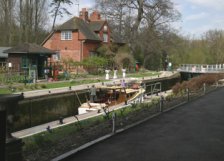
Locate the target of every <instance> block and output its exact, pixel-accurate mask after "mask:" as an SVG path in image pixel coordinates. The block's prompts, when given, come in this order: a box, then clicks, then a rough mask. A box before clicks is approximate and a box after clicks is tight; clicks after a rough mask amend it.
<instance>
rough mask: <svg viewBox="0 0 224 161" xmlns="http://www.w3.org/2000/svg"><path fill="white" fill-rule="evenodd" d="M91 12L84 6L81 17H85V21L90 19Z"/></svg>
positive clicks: (80, 13)
mask: <svg viewBox="0 0 224 161" xmlns="http://www.w3.org/2000/svg"><path fill="white" fill-rule="evenodd" d="M88 15H89V13H88V11H87V9H86V8H82V11H80V12H79V18H81V19H83V20H84V21H89V16H88Z"/></svg>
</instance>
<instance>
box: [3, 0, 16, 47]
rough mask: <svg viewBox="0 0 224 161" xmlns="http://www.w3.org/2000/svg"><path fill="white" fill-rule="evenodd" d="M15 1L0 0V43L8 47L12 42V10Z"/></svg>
mask: <svg viewBox="0 0 224 161" xmlns="http://www.w3.org/2000/svg"><path fill="white" fill-rule="evenodd" d="M14 4H15V0H1V1H0V10H1V19H0V22H1V31H2V34H1V37H2V38H1V41H2V44H4V45H6V46H8V45H9V44H11V41H12V36H13V35H12V28H13V25H14V24H13V17H14V14H13V8H14Z"/></svg>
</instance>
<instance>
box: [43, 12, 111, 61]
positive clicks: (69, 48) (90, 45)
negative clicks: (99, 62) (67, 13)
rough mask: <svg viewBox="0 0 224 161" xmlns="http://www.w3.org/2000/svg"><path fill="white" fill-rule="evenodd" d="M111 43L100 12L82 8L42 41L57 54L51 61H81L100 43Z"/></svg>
mask: <svg viewBox="0 0 224 161" xmlns="http://www.w3.org/2000/svg"><path fill="white" fill-rule="evenodd" d="M110 43H111V30H110V28H109V26H108V23H107V21H105V20H102V19H101V17H100V13H99V12H98V11H94V12H92V13H91V14H90V16H89V14H88V11H87V10H86V9H85V8H83V9H82V11H80V15H79V17H73V18H71V19H70V20H68V21H66V22H65V23H63V24H62V25H60V26H59V27H57V28H56V29H55V30H54V31H53V32H52V33H51V34H50V35H49V36H48V37H47V38H46V39H45V40H44V42H43V43H42V46H44V47H46V48H48V49H51V50H54V51H55V52H56V53H57V54H56V55H54V56H53V61H59V60H61V59H73V60H74V61H82V60H83V59H84V58H87V57H89V56H92V55H95V54H96V52H95V51H96V49H97V48H98V47H99V46H100V45H101V44H110Z"/></svg>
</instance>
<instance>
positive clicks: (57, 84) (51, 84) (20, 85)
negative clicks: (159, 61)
mask: <svg viewBox="0 0 224 161" xmlns="http://www.w3.org/2000/svg"><path fill="white" fill-rule="evenodd" d="M111 74H112V73H111ZM158 74H159V72H154V71H146V72H137V73H127V77H136V78H141V77H151V76H156V75H158ZM118 75H119V76H121V75H122V73H118ZM87 77H88V78H89V79H88V78H87ZM100 81H103V82H105V80H104V76H102V75H101V76H98V75H95V76H92V77H89V76H86V78H84V79H82V78H80V79H74V80H70V81H63V82H47V83H37V84H29V83H28V84H27V85H26V86H25V85H24V84H23V83H16V84H11V85H10V86H5V87H2V88H0V94H11V93H13V91H12V90H11V89H12V88H13V89H15V91H14V92H23V91H31V90H38V89H51V88H60V87H69V86H76V85H81V84H89V83H97V82H100Z"/></svg>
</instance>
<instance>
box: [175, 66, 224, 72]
mask: <svg viewBox="0 0 224 161" xmlns="http://www.w3.org/2000/svg"><path fill="white" fill-rule="evenodd" d="M177 70H178V71H180V72H189V73H224V64H182V65H181V66H180V68H178V69H177Z"/></svg>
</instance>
